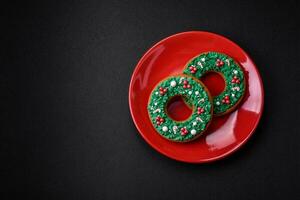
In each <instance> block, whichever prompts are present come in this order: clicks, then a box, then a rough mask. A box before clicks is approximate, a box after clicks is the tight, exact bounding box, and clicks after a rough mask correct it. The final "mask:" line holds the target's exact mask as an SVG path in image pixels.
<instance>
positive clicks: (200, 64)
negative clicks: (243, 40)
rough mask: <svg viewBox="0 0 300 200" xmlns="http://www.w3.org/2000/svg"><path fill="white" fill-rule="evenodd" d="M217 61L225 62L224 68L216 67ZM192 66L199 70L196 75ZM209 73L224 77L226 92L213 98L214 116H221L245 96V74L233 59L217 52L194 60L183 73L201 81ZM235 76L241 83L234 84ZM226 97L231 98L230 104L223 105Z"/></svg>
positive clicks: (208, 53)
mask: <svg viewBox="0 0 300 200" xmlns="http://www.w3.org/2000/svg"><path fill="white" fill-rule="evenodd" d="M217 59H220V60H221V61H222V62H223V65H222V66H219V67H218V66H217V65H216V62H217ZM190 66H194V67H196V69H197V70H196V72H195V73H194V74H193V73H191V71H190ZM207 72H218V73H220V74H222V75H223V77H224V80H225V84H226V86H225V89H224V91H223V92H222V93H221V94H219V95H218V96H215V97H213V105H214V114H216V115H221V114H222V113H224V112H226V111H227V110H229V109H231V108H232V107H234V106H235V105H236V104H237V103H238V102H239V101H240V100H241V98H242V97H243V96H244V93H245V78H244V72H243V70H242V69H241V68H240V66H239V65H238V64H237V63H236V62H235V61H234V60H233V59H232V58H231V57H229V56H227V55H225V54H221V53H217V52H207V53H203V54H200V55H199V56H197V57H195V58H194V59H192V60H191V61H190V62H189V63H188V64H187V66H186V68H185V69H184V72H183V73H184V74H187V75H190V76H194V77H195V78H197V79H200V78H201V77H203V75H204V74H206V73H207ZM234 76H236V77H237V78H238V79H239V83H232V79H233V77H234ZM225 96H229V100H230V103H222V100H223V99H224V98H225Z"/></svg>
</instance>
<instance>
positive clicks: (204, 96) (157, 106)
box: [148, 75, 213, 142]
mask: <svg viewBox="0 0 300 200" xmlns="http://www.w3.org/2000/svg"><path fill="white" fill-rule="evenodd" d="M176 96H182V97H183V100H184V101H185V103H186V104H187V105H188V106H189V107H190V108H191V109H192V114H191V116H190V117H189V118H188V119H187V120H184V121H175V120H173V119H172V118H171V117H170V116H169V115H168V113H167V105H168V103H169V101H170V100H171V99H172V98H173V97H176ZM212 112H213V106H212V99H211V97H210V94H209V92H208V91H207V89H206V88H205V86H204V85H203V84H202V83H201V82H200V81H198V80H197V79H194V78H193V77H190V76H186V75H179V76H171V77H168V78H167V79H165V80H163V81H161V82H160V83H158V84H157V85H156V86H155V88H154V90H153V91H152V93H151V95H150V98H149V102H148V113H149V117H150V120H151V122H152V124H153V127H154V128H155V129H156V131H157V132H158V133H159V134H160V135H161V136H163V137H164V138H166V139H168V140H171V141H175V142H187V141H190V140H193V139H196V138H197V137H198V136H200V135H201V134H202V133H203V132H204V131H205V130H206V128H207V127H208V125H209V123H210V121H211V119H212V115H213V113H212Z"/></svg>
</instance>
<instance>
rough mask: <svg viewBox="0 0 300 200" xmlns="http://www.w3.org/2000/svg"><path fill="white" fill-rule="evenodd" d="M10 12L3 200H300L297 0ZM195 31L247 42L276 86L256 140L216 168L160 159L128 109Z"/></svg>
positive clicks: (51, 4) (1, 98)
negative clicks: (149, 65)
mask: <svg viewBox="0 0 300 200" xmlns="http://www.w3.org/2000/svg"><path fill="white" fill-rule="evenodd" d="M1 8H2V9H1V10H3V11H2V12H1V21H2V23H1V35H2V36H1V40H0V41H1V47H0V49H1V52H0V53H1V57H0V116H1V117H0V120H1V121H0V122H1V124H0V130H1V132H0V156H1V157H0V159H1V160H0V170H1V177H0V179H1V182H2V183H3V185H2V186H1V188H0V191H1V197H0V199H14V197H15V196H16V195H21V199H55V200H59V199H85V200H87V199H101V200H102V199H103V200H106V199H196V198H197V199H218V200H219V199H267V198H268V199H297V198H298V199H299V196H300V195H299V191H300V188H299V179H300V176H299V169H300V164H299V162H300V148H299V146H300V145H299V141H300V137H299V135H300V129H299V125H300V124H299V122H300V121H299V111H300V109H299V108H300V107H299V105H298V104H299V103H300V101H299V99H298V98H300V95H299V89H300V88H299V85H300V78H299V77H300V73H299V72H300V70H299V69H300V65H299V63H300V55H299V21H297V18H299V17H300V16H299V9H300V7H299V3H298V1H279V3H276V2H275V1H273V2H272V3H271V2H270V3H269V2H267V1H266V2H264V1H257V3H253V2H252V1H247V2H246V1H230V3H229V1H228V2H226V3H225V2H222V1H212V0H207V1H200V0H198V1H194V2H192V1H163V0H161V1H102V0H98V1H48V2H46V1H36V2H31V3H29V2H28V1H23V3H17V2H15V3H13V2H11V3H10V4H7V5H6V4H1ZM189 30H206V31H211V32H215V33H219V34H222V35H224V36H226V37H228V38H230V39H231V40H233V41H235V42H236V43H238V44H239V45H240V46H241V47H242V48H244V49H245V50H246V51H247V52H248V53H249V54H250V55H251V56H252V58H253V60H254V61H255V63H256V64H257V66H258V68H259V70H260V73H261V75H262V78H263V82H264V87H265V110H264V115H263V118H262V120H261V123H260V125H259V127H258V129H257V131H256V133H255V134H254V135H253V137H252V138H251V140H250V141H249V142H248V143H247V144H246V145H245V146H244V147H243V148H242V149H241V150H240V151H238V152H236V153H235V154H234V155H232V156H230V157H229V158H227V159H225V160H222V161H218V162H215V163H212V164H206V165H191V164H185V163H179V162H176V161H173V160H170V159H168V158H166V157H164V156H162V155H160V154H159V153H157V152H156V151H155V150H153V149H152V148H151V147H150V146H149V145H148V144H147V143H146V142H145V141H143V139H142V138H141V137H140V136H139V135H138V133H137V130H136V129H135V126H134V124H133V122H132V120H131V116H130V114H129V108H128V86H129V81H130V77H131V74H132V72H133V70H134V67H135V65H136V63H137V62H138V60H139V59H140V57H141V56H142V55H143V54H144V52H145V51H146V50H147V49H148V48H150V47H151V46H152V45H153V44H154V43H156V42H157V41H159V40H161V39H163V38H164V37H167V36H169V35H172V34H175V33H178V32H183V31H189ZM19 199H20V198H19Z"/></svg>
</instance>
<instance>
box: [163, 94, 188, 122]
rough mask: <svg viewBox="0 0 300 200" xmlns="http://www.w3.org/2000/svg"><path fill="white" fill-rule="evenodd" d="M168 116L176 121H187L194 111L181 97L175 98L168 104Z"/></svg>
mask: <svg viewBox="0 0 300 200" xmlns="http://www.w3.org/2000/svg"><path fill="white" fill-rule="evenodd" d="M167 114H168V115H169V117H170V118H172V119H173V120H175V121H185V120H187V119H188V118H189V117H190V116H191V115H192V109H191V108H190V107H188V106H187V105H186V103H185V102H184V100H183V99H182V97H181V96H175V97H173V98H172V99H171V100H170V101H169V103H168V104H167Z"/></svg>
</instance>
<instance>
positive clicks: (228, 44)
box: [129, 31, 264, 163]
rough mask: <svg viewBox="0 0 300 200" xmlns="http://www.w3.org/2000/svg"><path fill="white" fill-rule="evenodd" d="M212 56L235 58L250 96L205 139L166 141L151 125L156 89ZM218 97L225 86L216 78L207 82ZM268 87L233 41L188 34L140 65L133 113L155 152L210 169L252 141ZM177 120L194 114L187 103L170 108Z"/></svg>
mask: <svg viewBox="0 0 300 200" xmlns="http://www.w3.org/2000/svg"><path fill="white" fill-rule="evenodd" d="M207 51H217V52H221V53H225V54H227V55H229V56H231V57H232V58H234V59H235V60H236V61H237V62H238V63H239V64H240V65H241V66H242V68H243V69H244V71H245V74H246V82H247V91H246V94H245V96H244V98H243V101H242V102H241V103H240V105H239V106H238V108H237V109H236V110H235V111H233V112H231V113H229V114H227V115H225V116H222V117H215V118H213V121H212V123H211V125H210V126H209V128H208V130H207V131H206V132H205V134H204V135H203V136H201V137H200V138H198V139H196V140H194V141H192V142H188V143H175V142H171V141H168V140H166V139H164V138H163V137H161V136H160V135H159V134H158V133H157V132H156V131H155V129H154V128H153V127H152V125H151V121H150V119H149V117H148V112H147V103H148V99H149V95H150V93H151V91H152V89H153V88H154V86H155V85H156V84H157V83H158V82H159V81H160V80H162V79H164V78H166V77H167V76H170V75H176V74H181V73H182V70H183V67H184V65H185V64H186V63H187V62H188V61H189V60H190V59H191V58H193V57H194V56H196V55H198V54H200V53H202V52H207ZM202 81H203V82H204V83H205V84H206V85H207V87H208V89H209V90H210V91H211V93H212V94H213V95H215V94H217V93H218V92H220V91H222V88H223V87H224V82H223V80H222V78H220V77H219V76H216V75H208V76H206V77H205V78H203V79H202ZM263 103H264V92H263V84H262V81H261V78H260V75H259V72H258V70H257V68H256V67H255V64H254V63H253V61H252V60H251V58H250V57H249V55H248V54H247V53H246V52H245V51H244V50H243V49H242V48H240V47H239V46H238V45H237V44H235V43H234V42H232V41H230V40H229V39H227V38H225V37H223V36H220V35H217V34H214V33H209V32H200V31H192V32H184V33H179V34H176V35H172V36H170V37H168V38H166V39H163V40H162V41H160V42H158V43H157V44H155V45H154V46H153V47H152V48H151V49H149V50H148V51H147V52H146V54H145V55H144V56H143V57H142V58H141V60H140V61H139V63H138V64H137V66H136V68H135V70H134V72H133V75H132V78H131V82H130V86H129V107H130V112H131V116H132V118H133V121H134V123H135V125H136V127H137V129H138V131H139V133H140V134H141V136H142V137H143V138H144V139H145V140H146V142H148V143H149V144H150V145H151V146H152V147H153V148H154V149H156V150H157V151H159V152H160V153H162V154H164V155H166V156H168V157H170V158H173V159H175V160H178V161H183V162H190V163H204V162H210V161H214V160H218V159H221V158H224V157H226V156H228V155H229V154H231V153H232V152H234V151H236V150H237V149H238V148H239V147H241V146H242V145H243V144H244V143H245V142H246V141H247V140H248V139H249V138H250V136H251V135H252V133H253V132H254V130H255V128H256V127H257V124H258V122H259V120H260V118H261V115H262V109H263ZM168 112H169V114H170V115H171V116H172V117H173V118H175V119H177V120H178V119H181V120H183V119H185V118H187V117H188V116H189V114H190V113H191V111H190V110H189V108H188V107H187V106H185V104H184V103H183V102H182V100H181V99H177V100H175V101H173V102H172V103H171V105H170V106H169V107H168Z"/></svg>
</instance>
